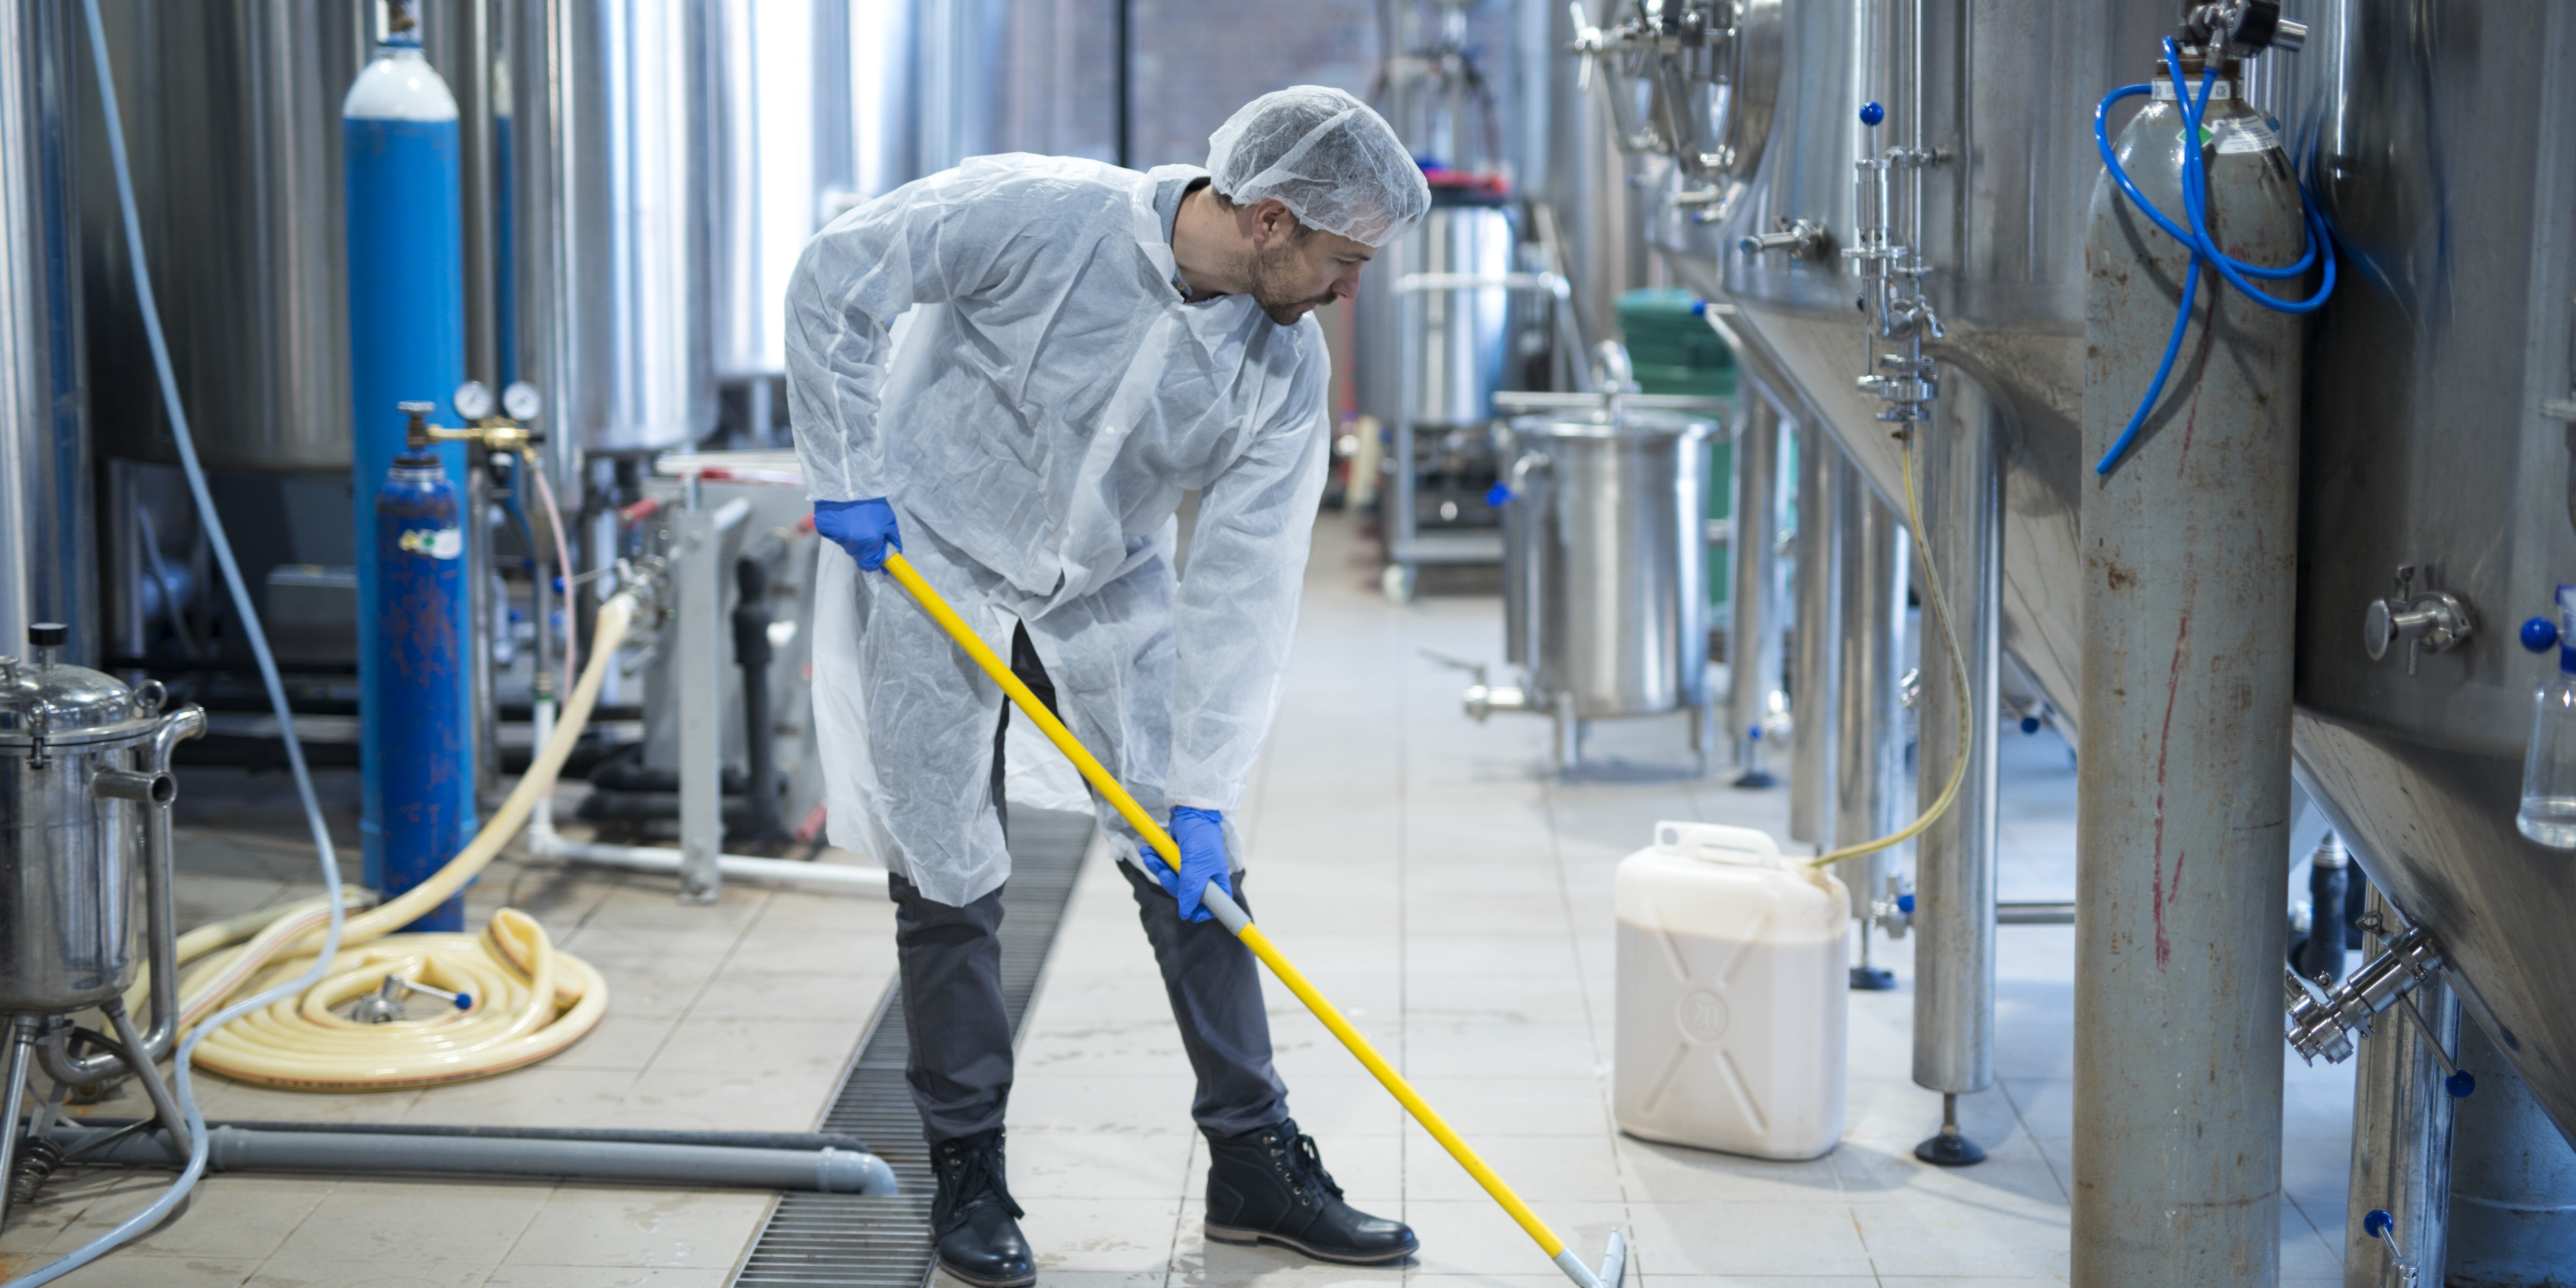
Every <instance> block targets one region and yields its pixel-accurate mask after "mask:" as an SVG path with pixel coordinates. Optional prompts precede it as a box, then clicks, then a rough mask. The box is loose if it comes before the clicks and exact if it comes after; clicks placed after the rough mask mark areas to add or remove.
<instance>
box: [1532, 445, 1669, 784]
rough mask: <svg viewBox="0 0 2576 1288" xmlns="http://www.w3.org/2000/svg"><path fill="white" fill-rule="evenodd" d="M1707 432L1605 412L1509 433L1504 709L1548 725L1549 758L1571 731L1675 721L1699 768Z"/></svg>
mask: <svg viewBox="0 0 2576 1288" xmlns="http://www.w3.org/2000/svg"><path fill="white" fill-rule="evenodd" d="M1715 432H1716V425H1715V423H1714V422H1712V421H1710V420H1707V419H1703V418H1700V417H1695V416H1689V415H1683V414H1679V413H1675V412H1670V411H1655V410H1646V409H1639V408H1631V407H1612V408H1608V409H1604V410H1596V411H1592V412H1589V413H1585V412H1575V411H1565V412H1559V413H1556V414H1552V415H1544V416H1527V417H1523V418H1521V419H1518V420H1515V421H1512V422H1511V424H1510V427H1509V430H1508V432H1507V435H1506V438H1505V448H1504V453H1503V458H1504V460H1505V461H1506V462H1508V464H1507V465H1506V467H1505V477H1506V479H1507V480H1508V484H1507V485H1508V486H1509V487H1510V488H1511V490H1512V497H1511V499H1510V500H1509V501H1508V502H1506V503H1505V504H1504V506H1503V511H1504V525H1505V529H1506V531H1505V542H1504V552H1505V566H1504V579H1505V580H1504V584H1505V587H1506V589H1505V602H1506V610H1507V611H1506V617H1505V620H1506V623H1507V629H1510V630H1512V631H1513V632H1514V634H1513V636H1512V638H1510V639H1508V640H1507V641H1506V647H1507V650H1508V655H1509V657H1510V658H1511V660H1512V662H1513V663H1514V664H1515V665H1517V666H1519V667H1520V668H1521V669H1522V671H1523V673H1524V675H1525V677H1526V682H1525V686H1524V688H1523V690H1521V691H1520V694H1519V696H1518V700H1517V705H1520V706H1521V707H1523V708H1524V709H1527V710H1531V711H1544V712H1548V713H1550V714H1552V715H1554V716H1555V717H1556V719H1557V721H1558V725H1559V744H1558V756H1559V759H1560V761H1561V762H1562V763H1563V765H1564V766H1566V767H1571V766H1572V765H1574V764H1575V763H1577V762H1579V761H1580V760H1581V758H1582V746H1581V743H1582V726H1583V722H1585V721H1590V720H1598V719H1608V718H1614V717H1620V716H1639V715H1655V714H1661V713H1665V712H1671V711H1677V710H1687V711H1689V712H1690V713H1691V717H1692V721H1693V724H1692V747H1693V749H1694V750H1697V751H1699V752H1700V753H1701V757H1702V759H1703V761H1704V760H1705V759H1706V743H1707V735H1708V729H1707V724H1708V716H1709V712H1708V682H1707V671H1708V621H1707V616H1708V609H1707V604H1706V600H1705V596H1704V595H1703V593H1702V589H1701V588H1702V587H1703V586H1704V585H1705V584H1706V581H1705V572H1704V570H1703V568H1702V561H1703V560H1704V559H1705V557H1706V542H1705V541H1704V540H1703V537H1702V533H1701V531H1700V528H1701V518H1700V516H1701V515H1702V514H1703V513H1704V500H1705V496H1704V494H1705V491H1706V488H1707V478H1706V472H1707V468H1708V467H1707V460H1708V453H1707V451H1706V450H1705V446H1706V440H1707V439H1708V437H1709V436H1710V435H1711V434H1713V433H1715Z"/></svg>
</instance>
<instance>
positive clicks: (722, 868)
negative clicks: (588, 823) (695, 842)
mask: <svg viewBox="0 0 2576 1288" xmlns="http://www.w3.org/2000/svg"><path fill="white" fill-rule="evenodd" d="M528 854H529V855H530V856H531V857H533V858H540V859H565V860H568V861H570V862H574V863H588V864H592V865H595V866H598V867H609V868H624V869H626V870H627V871H629V872H668V873H674V874H678V873H681V872H682V871H683V870H684V868H683V865H684V864H686V863H688V862H689V861H690V860H689V857H688V855H687V854H686V853H685V852H683V851H680V850H673V849H666V848H663V847H660V846H652V845H604V844H600V843H597V842H592V841H567V840H565V839H564V838H563V837H562V836H560V835H555V834H548V835H546V836H544V837H539V836H537V835H535V832H534V829H530V835H529V837H528ZM715 869H716V871H717V872H718V873H719V874H721V875H722V876H723V877H724V879H726V880H728V881H791V882H798V883H802V884H805V885H818V886H829V887H831V888H833V889H836V890H879V891H881V890H883V889H885V884H886V874H885V869H883V868H863V867H853V866H850V865H847V864H840V863H807V862H803V861H801V860H797V859H764V858H760V857H758V856H756V855H749V854H719V855H717V856H715Z"/></svg>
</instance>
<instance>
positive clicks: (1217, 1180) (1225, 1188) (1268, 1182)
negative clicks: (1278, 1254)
mask: <svg viewBox="0 0 2576 1288" xmlns="http://www.w3.org/2000/svg"><path fill="white" fill-rule="evenodd" d="M1208 1157H1209V1162H1208V1187H1207V1237H1208V1238H1210V1239H1212V1240H1214V1241H1216V1242H1218V1243H1275V1244H1278V1245H1279V1246H1280V1247H1283V1248H1294V1249H1296V1250H1297V1251H1299V1252H1302V1253H1305V1254H1306V1255H1307V1256H1310V1257H1313V1258H1315V1259H1317V1260H1319V1261H1338V1262H1341V1263H1343V1264H1344V1265H1353V1266H1373V1265H1378V1264H1380V1263H1383V1262H1388V1261H1401V1260H1403V1259H1404V1258H1406V1257H1409V1256H1411V1255H1413V1252H1414V1250H1415V1249H1416V1248H1419V1247H1421V1246H1422V1244H1421V1242H1420V1241H1419V1240H1417V1239H1415V1238H1414V1237H1413V1231H1412V1230H1410V1229H1408V1228H1406V1227H1405V1225H1404V1224H1403V1223H1402V1222H1398V1221H1389V1220H1387V1219H1385V1218H1383V1217H1374V1216H1370V1215H1369V1214H1368V1213H1366V1212H1362V1211H1360V1210H1359V1209H1358V1208H1355V1207H1352V1206H1351V1205H1350V1204H1348V1203H1344V1202H1343V1201H1342V1187H1341V1186H1338V1185H1335V1184H1333V1176H1332V1173H1330V1172H1327V1171H1325V1170H1324V1160H1323V1158H1322V1157H1321V1156H1320V1155H1318V1154H1317V1153H1316V1152H1315V1138H1314V1137H1312V1136H1308V1135H1305V1134H1303V1133H1301V1132H1299V1131H1298V1130H1297V1121H1296V1120H1295V1119H1293V1118H1292V1119H1288V1120H1286V1121H1283V1122H1281V1123H1280V1124H1279V1125H1278V1126H1276V1127H1262V1128H1258V1129H1256V1130H1253V1131H1248V1132H1245V1133H1243V1134H1242V1135H1240V1136H1222V1137H1219V1136H1211V1137H1209V1138H1208Z"/></svg>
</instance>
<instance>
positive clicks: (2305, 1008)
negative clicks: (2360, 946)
mask: <svg viewBox="0 0 2576 1288" xmlns="http://www.w3.org/2000/svg"><path fill="white" fill-rule="evenodd" d="M2372 917H2378V918H2380V919H2379V920H2376V921H2374V920H2372V919H2371V918H2372ZM2386 924H2387V922H2386V920H2385V916H2384V914H2383V912H2382V911H2381V910H2378V909H2374V910H2373V912H2372V913H2371V914H2370V916H2369V917H2365V918H2364V919H2363V921H2362V922H2361V926H2362V929H2364V930H2368V931H2370V932H2371V933H2373V934H2379V933H2381V932H2380V931H2379V930H2378V929H2377V927H2380V926H2384V925H2386ZM2283 969H2284V971H2286V972H2287V974H2286V977H2285V979H2284V985H2285V987H2286V988H2287V989H2288V991H2289V999H2288V1009H2289V1015H2290V1031H2289V1033H2288V1035H2287V1036H2288V1038H2289V1042H2290V1048H2291V1049H2292V1050H2294V1051H2297V1052H2298V1053H2299V1058H2301V1059H2303V1060H2306V1061H2308V1062H2309V1063H2311V1064H2313V1063H2315V1062H2316V1058H2317V1057H2318V1056H2324V1057H2325V1058H2326V1062H2327V1063H2329V1064H2340V1063H2342V1062H2343V1061H2345V1060H2349V1059H2351V1058H2352V1053H2353V1043H2354V1042H2355V1041H2357V1040H2358V1039H2360V1038H2363V1037H2366V1036H2368V1035H2369V1033H2370V1030H2371V1024H2372V1022H2373V1021H2374V1020H2376V1019H2377V1018H2378V1017H2379V1015H2380V1014H2381V1013H2382V1012H2384V1011H2386V1010H2388V1009H2389V1008H2390V1007H2393V1006H2396V1005H2398V1004H2399V1003H2400V1002H2402V1001H2403V1000H2405V997H2406V995H2407V994H2408V993H2411V992H2414V991H2415V990H2416V989H2417V988H2418V987H2420V986H2422V985H2423V984H2424V983H2425V982H2426V981H2427V980H2430V979H2432V978H2433V975H2434V972H2436V971H2439V970H2440V969H2442V948H2441V945H2440V944H2438V943H2436V942H2434V939H2433V936H2432V933H2431V932H2429V931H2427V930H2425V929H2424V928H2423V927H2422V926H2414V927H2410V928H2408V929H2407V931H2406V932H2405V933H2403V934H2401V935H2398V936H2397V937H2396V938H2394V939H2392V940H2390V941H2389V942H2388V948H2387V950H2386V951H2384V952H2382V953H2380V954H2379V955H2378V956H2377V957H2374V958H2372V959H2370V961H2369V962H2368V963H2367V964H2365V965H2363V966H2362V968H2361V969H2360V970H2357V971H2354V972H2353V973H2352V978H2350V979H2348V980H2345V981H2344V982H2343V983H2342V984H2340V985H2337V986H2336V987H2335V989H2334V990H2333V991H2332V992H2324V993H2319V992H2312V991H2311V989H2312V987H2313V986H2312V985H2310V984H2309V983H2308V981H2306V980H2304V979H2301V978H2299V974H2298V972H2297V971H2292V970H2289V969H2288V968H2287V967H2284V968H2283Z"/></svg>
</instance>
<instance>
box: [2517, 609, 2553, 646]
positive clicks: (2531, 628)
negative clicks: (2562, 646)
mask: <svg viewBox="0 0 2576 1288" xmlns="http://www.w3.org/2000/svg"><path fill="white" fill-rule="evenodd" d="M2557 642H2558V627H2557V626H2556V624H2554V623H2552V622H2551V621H2550V620H2549V619H2548V618H2546V617H2535V618H2532V619H2531V620H2530V621H2527V622H2524V623H2523V624H2522V646H2523V647H2524V648H2527V649H2530V650H2531V651H2532V652H2534V653H2546V652H2548V651H2549V648H2550V646H2551V645H2553V644H2556V643H2557Z"/></svg>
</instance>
